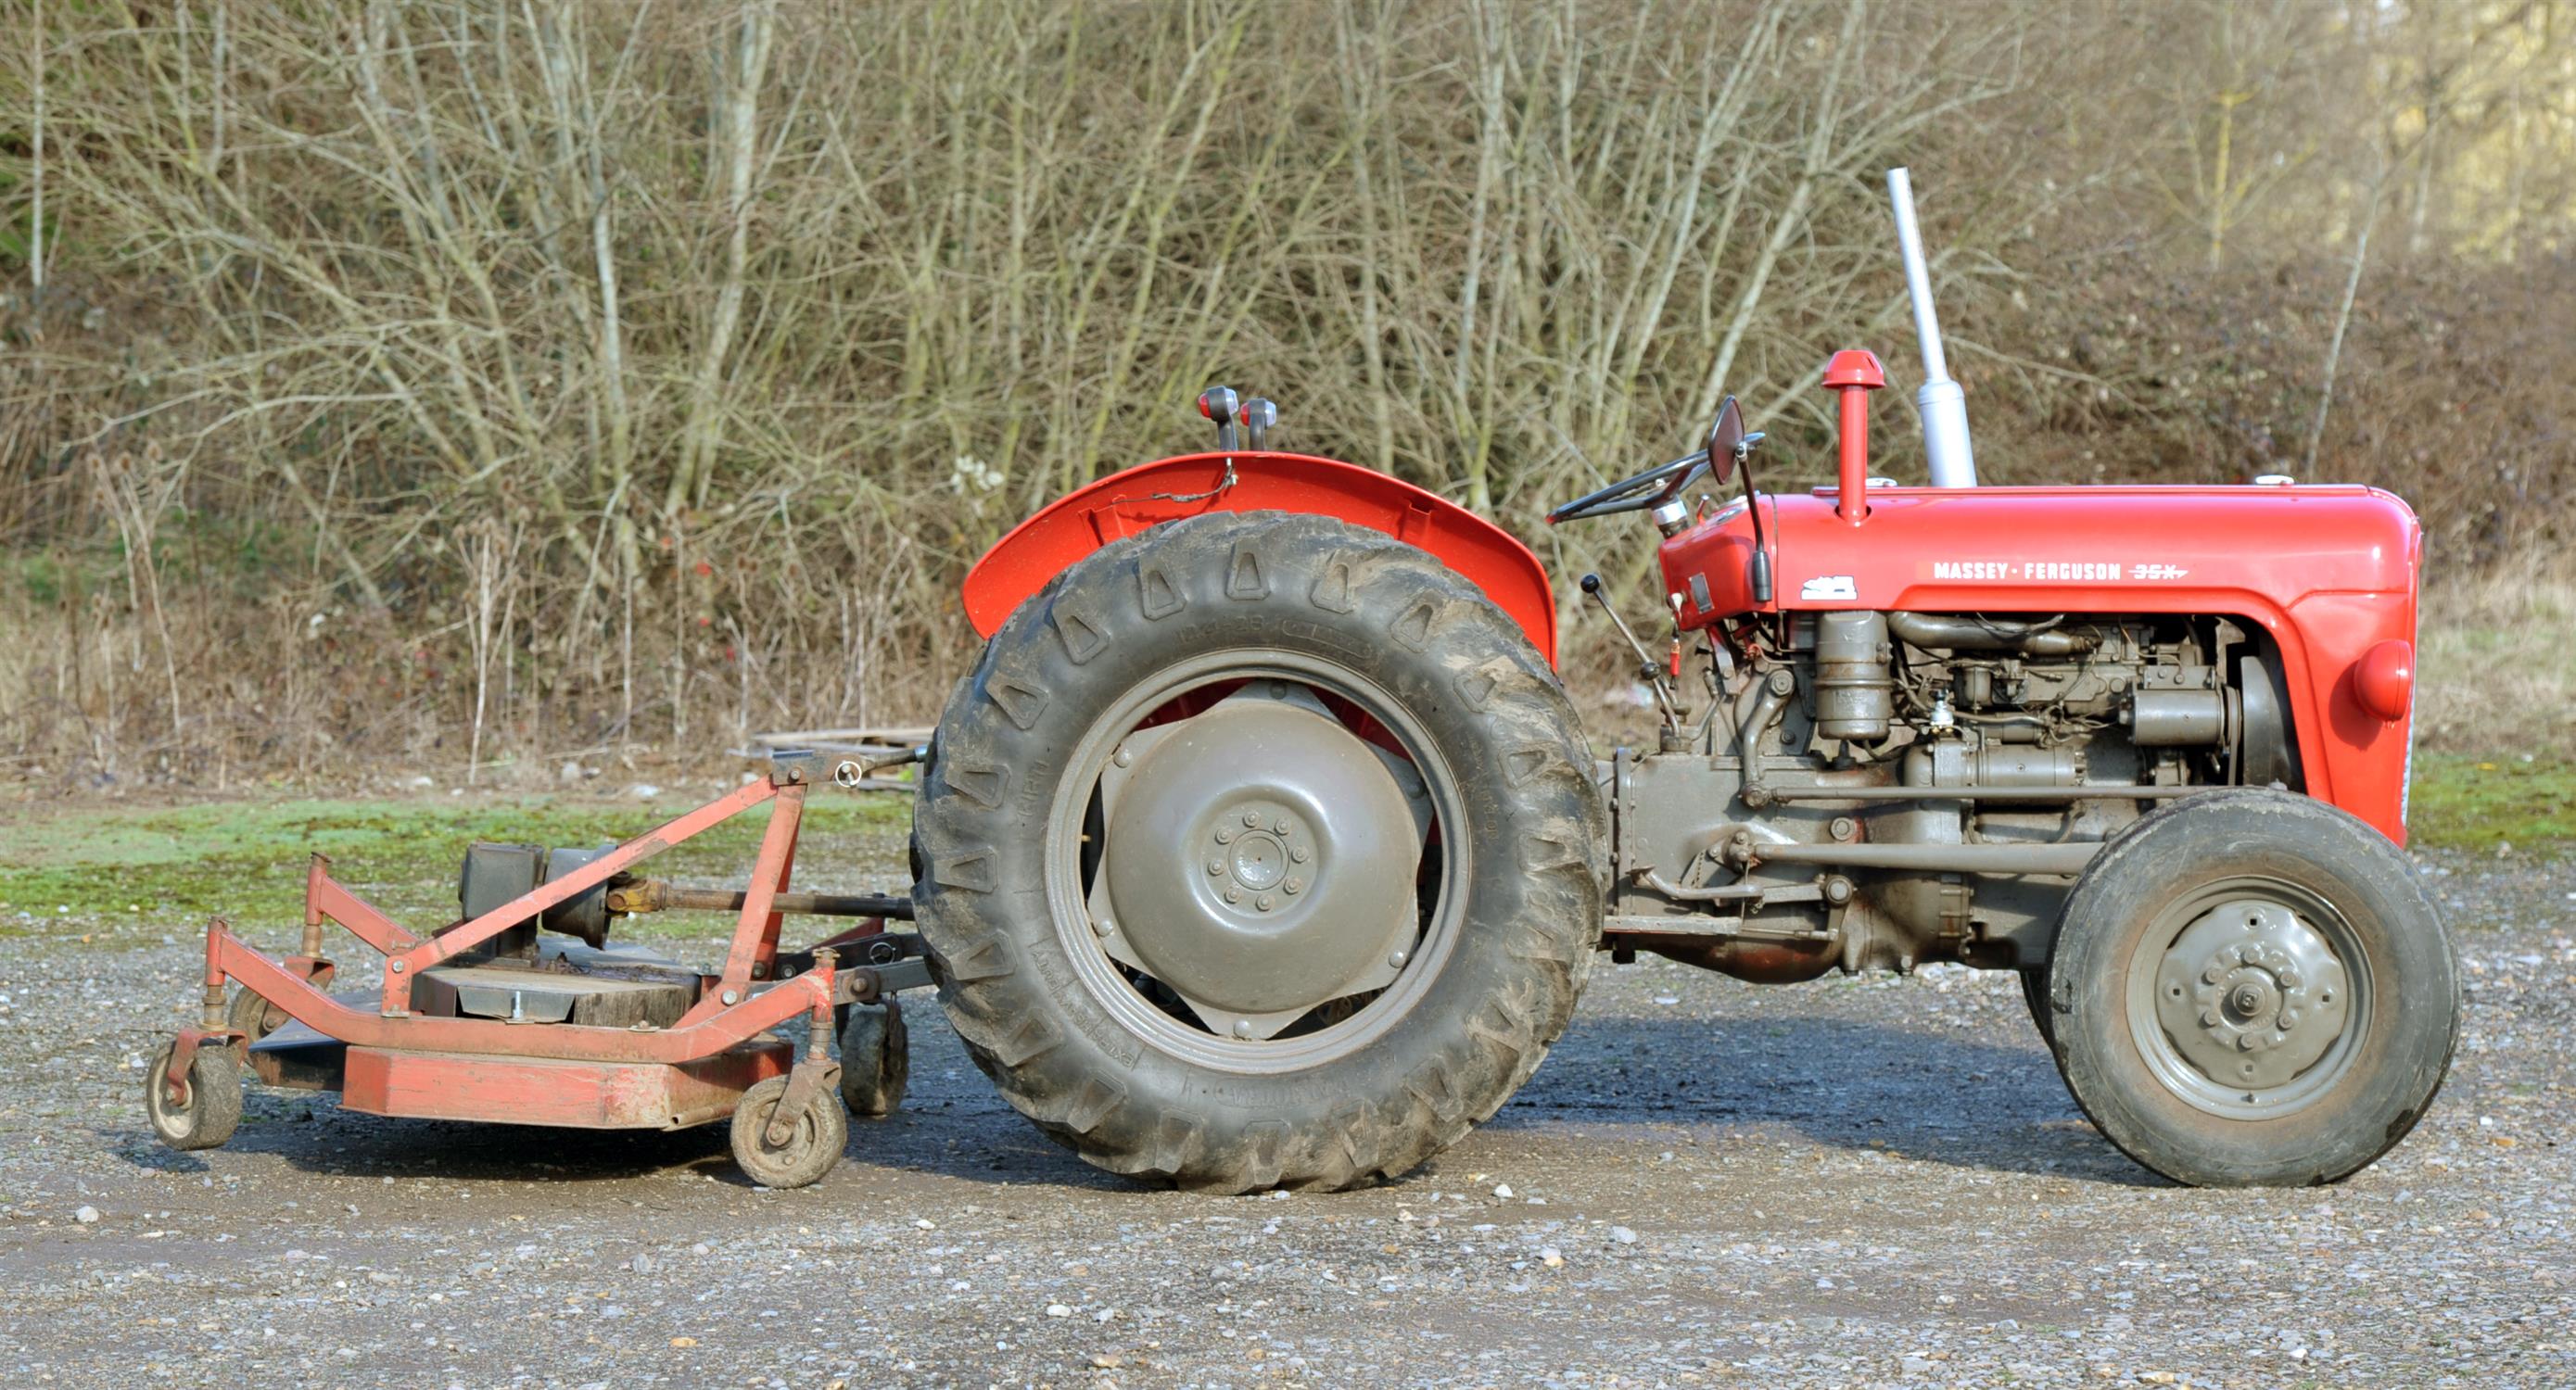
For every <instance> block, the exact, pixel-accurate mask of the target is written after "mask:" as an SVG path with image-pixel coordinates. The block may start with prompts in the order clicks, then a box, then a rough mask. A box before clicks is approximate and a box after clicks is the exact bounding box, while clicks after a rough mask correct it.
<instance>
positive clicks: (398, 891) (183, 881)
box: [0, 791, 911, 939]
mask: <svg viewBox="0 0 2576 1390" xmlns="http://www.w3.org/2000/svg"><path fill="white" fill-rule="evenodd" d="M687 809H689V807H688V805H686V804H683V803H678V802H667V803H664V802H657V803H651V804H646V803H639V802H626V803H615V802H602V801H591V800H575V799H571V798H557V797H535V798H507V799H482V798H478V799H477V800H476V801H475V802H473V803H472V804H470V805H468V804H444V803H440V802H436V801H429V800H419V801H277V802H265V803H260V802H252V803H241V802H235V803H224V804H212V805H203V806H181V807H160V808H150V809H145V808H129V807H75V808H71V809H67V810H63V811H59V812H55V813H52V814H47V815H43V816H31V817H20V818H16V819H13V820H11V821H9V822H5V823H0V909H4V910H0V930H8V929H16V930H20V931H24V930H29V929H33V930H38V931H42V930H46V927H45V925H44V924H45V923H46V922H48V921H62V922H63V923H64V924H65V929H67V930H74V931H86V930H88V929H89V928H90V927H92V926H94V925H95V924H96V923H97V921H98V920H99V919H101V918H107V919H110V920H117V921H123V922H148V923H151V924H153V925H155V926H157V927H159V928H160V929H161V930H165V931H167V930H173V929H176V928H183V927H192V926H194V925H196V924H197V922H198V921H200V920H202V919H203V918H205V917H208V916H215V915H220V916H223V917H225V918H227V919H229V920H230V921H231V922H232V923H233V924H234V926H235V927H237V928H240V929H242V930H243V931H245V932H247V933H250V934H253V935H255V936H257V937H259V938H261V939H274V938H275V937H277V936H278V935H279V934H280V933H291V932H292V930H293V929H294V928H295V926H296V925H297V924H299V923H300V922H302V920H303V894H304V870H305V863H306V860H307V859H308V857H309V856H311V855H313V854H316V853H320V854H326V855H329V856H330V857H331V860H332V875H333V876H334V877H335V878H338V879H339V880H340V881H341V882H343V883H345V884H347V885H349V886H350V887H351V888H352V889H354V890H356V891H357V892H359V893H360V894H362V895H364V896H365V897H367V898H368V899H369V900H370V901H372V902H374V903H375V904H376V905H377V906H378V907H381V908H383V909H384V910H385V911H386V912H388V913H390V914H392V915H393V916H394V917H395V919H396V920H398V921H401V922H403V923H404V924H405V925H407V926H410V927H412V928H414V929H415V930H425V929H427V928H430V927H435V926H440V925H443V924H445V923H447V922H449V921H452V920H454V918H455V916H456V871H457V865H458V862H459V861H460V860H461V859H462V858H463V857H464V853H465V846H466V844H467V843H468V842H470V841H474V840H505V841H511V842H516V843H525V844H542V845H600V844H608V843H612V842H614V841H617V840H620V839H623V838H626V837H629V836H633V835H637V834H641V833H642V832H644V831H646V830H649V829H651V828H652V827H653V826H655V825H657V824H659V823H661V822H662V821H665V820H668V819H670V818H671V817H672V816H675V815H678V814H679V813H681V812H682V811H685V810H687ZM910 811H911V804H910V801H909V799H908V798H903V797H896V796H866V797H849V796H843V795H840V794H837V793H832V792H829V791H826V792H824V793H822V794H819V795H818V796H816V798H815V799H814V800H813V801H812V802H811V803H810V804H809V805H808V806H807V808H806V812H805V825H804V829H803V832H802V834H801V837H800V843H799V849H798V853H797V870H798V872H797V882H798V883H799V884H800V885H802V886H809V887H816V888H826V889H843V890H853V891H855V890H864V889H868V888H884V887H891V886H893V872H894V871H895V870H897V869H898V868H899V866H900V865H901V864H902V853H901V836H902V832H903V827H904V826H905V825H906V824H907V822H908V818H909V814H910ZM766 819H767V814H766V812H764V811H752V812H750V813H747V814H745V815H743V816H740V817H737V818H736V819H734V820H732V821H729V822H727V823H725V824H723V825H720V826H717V827H716V828H714V829H712V830H709V831H707V832H705V833H704V834H702V835H700V836H698V838H696V839H694V840H691V841H689V842H688V843H686V844H683V845H680V846H678V847H676V848H674V849H672V850H670V851H668V852H666V853H664V854H662V855H659V856H657V857H656V858H654V859H653V860H652V861H650V867H649V869H648V870H647V871H648V872H650V873H652V874H653V875H655V876H657V877H667V878H672V879H676V880H680V881H684V882H697V883H709V884H739V883H740V882H742V881H743V879H744V878H745V877H747V876H748V875H749V873H750V870H751V862H752V859H753V857H754V855H755V854H756V853H757V852H758V848H759V841H760V832H761V827H762V825H763V824H764V823H765V821H766ZM65 909H68V911H65ZM20 912H26V913H29V914H31V915H32V920H22V919H20V917H19V916H18V914H19V913H20ZM622 925H623V926H627V927H635V928H637V929H638V931H637V932H635V933H633V934H684V935H705V934H709V933H721V932H722V931H723V930H724V924H723V923H722V922H721V921H720V920H719V919H717V918H714V917H709V916H705V915H702V914H692V915H689V916H684V917H683V916H673V917H662V918H646V919H641V920H640V921H638V922H632V923H627V924H622Z"/></svg>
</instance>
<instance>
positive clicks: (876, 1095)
mask: <svg viewBox="0 0 2576 1390" xmlns="http://www.w3.org/2000/svg"><path fill="white" fill-rule="evenodd" d="M911 1080H912V1061H911V1044H910V1039H909V1037H908V1036H907V1034H906V1030H905V1025H904V1021H903V1006H902V1005H900V1004H897V1003H895V1002H894V1001H893V1000H891V999H889V1000H887V1001H886V1002H885V1003H883V1004H853V1005H850V1006H849V1018H848V1019H847V1020H846V1021H845V1022H844V1023H843V1024H842V1025H841V1087H840V1089H841V1104H842V1105H843V1106H844V1107H846V1108H847V1109H848V1110H849V1112H850V1114H851V1115H852V1116H853V1117H855V1118H858V1119H862V1120H882V1119H884V1118H885V1117H886V1116H888V1115H891V1114H893V1113H894V1112H895V1111H896V1110H897V1109H899V1108H901V1107H902V1105H903V1096H904V1091H905V1089H906V1087H907V1086H909V1085H910V1084H911Z"/></svg>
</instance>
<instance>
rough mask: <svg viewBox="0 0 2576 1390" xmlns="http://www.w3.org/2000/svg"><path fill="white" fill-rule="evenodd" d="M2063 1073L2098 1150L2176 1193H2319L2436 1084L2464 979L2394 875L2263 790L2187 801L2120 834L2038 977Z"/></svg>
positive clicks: (2362, 841) (2361, 827) (2378, 859)
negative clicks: (2159, 1178)
mask: <svg viewBox="0 0 2576 1390" xmlns="http://www.w3.org/2000/svg"><path fill="white" fill-rule="evenodd" d="M2048 978H2049V995H2050V1000H2049V1002H2050V1003H2051V1005H2052V1006H2053V1007H2054V1012H2055V1023H2056V1028H2055V1030H2054V1031H2055V1039H2056V1044H2057V1047H2056V1051H2057V1062H2058V1068H2059V1070H2060V1071H2062V1072H2063V1073H2064V1074H2065V1076H2066V1084H2067V1087H2068V1089H2069V1090H2072V1091H2073V1092H2074V1093H2075V1099H2076V1102H2077V1103H2078V1104H2080V1105H2082V1106H2083V1107H2084V1113H2085V1114H2086V1115H2088V1116H2090V1117H2091V1118H2092V1120H2093V1123H2094V1125H2095V1126H2096V1127H2097V1128H2099V1129H2100V1130H2101V1131H2102V1133H2103V1135H2104V1136H2105V1137H2107V1138H2108V1139H2110V1141H2111V1142H2112V1143H2114V1144H2116V1145H2118V1146H2119V1147H2120V1149H2121V1150H2122V1151H2123V1152H2125V1153H2127V1154H2128V1155H2129V1156H2130V1157H2131V1158H2134V1159H2136V1160H2137V1161H2138V1162H2140V1163H2143V1164H2145V1165H2146V1166H2147V1167H2149V1168H2152V1169H2154V1170H2155V1171H2157V1172H2159V1173H2162V1174H2164V1175H2165V1176H2166V1177H2169V1178H2172V1179H2174V1180H2175V1181H2176V1182H2184V1183H2191V1184H2195V1185H2199V1186H2211V1187H2250V1186H2274V1187H2290V1186H2303V1185H2306V1184H2311V1183H2325V1182H2333V1181H2335V1180H2336V1179H2338V1178H2342V1177H2344V1176H2346V1175H2348V1174H2351V1173H2353V1172H2355V1171H2357V1170H2359V1169H2360V1168H2362V1167H2364V1166H2365V1165H2367V1164H2369V1163H2370V1162H2371V1161H2372V1160H2373V1159H2376V1158H2378V1157H2379V1156H2380V1155H2381V1154H2383V1153H2386V1152H2387V1151H2388V1150H2389V1149H2390V1148H2392V1147H2394V1146H2395V1145H2396V1143H2397V1141H2398V1140H2400V1139H2402V1138H2404V1137H2405V1136H2406V1132H2407V1131H2408V1130H2409V1129H2412V1128H2413V1127H2414V1125H2415V1122H2416V1121H2417V1120H2418V1119H2420V1118H2421V1117H2422V1116H2423V1114H2424V1111H2425V1109H2426V1107H2428V1106H2429V1105H2431V1104H2432V1100H2433V1094H2434V1092H2435V1091H2436V1090H2438V1089H2439V1088H2440V1087H2441V1084H2442V1078H2443V1076H2444V1074H2445V1073H2446V1072H2447V1071H2448V1070H2449V1068H2450V1063H2451V1051H2452V1048H2453V1046H2454V1045H2455V1044H2456V1043H2457V1042H2458V1040H2459V1030H2460V979H2459V968H2458V963H2457V960H2456V959H2455V957H2454V956H2453V953H2452V948H2451V940H2450V937H2449V935H2448V933H2446V932H2445V931H2444V930H2443V927H2442V920H2441V916H2440V914H2439V913H2437V912H2436V911H2435V910H2434V907H2433V903H2432V900H2431V899H2430V898H2428V897H2427V896H2426V895H2425V893H2424V891H2423V888H2422V886H2421V885H2420V884H2419V883H2418V882H2417V881H2416V878H2415V874H2414V871H2413V868H2412V866H2411V865H2409V864H2408V862H2407V860H2406V856H2405V855H2404V854H2402V853H2400V852H2399V851H2398V849H2397V847H2396V846H2395V845H2392V844H2390V843H2389V842H2388V840H2387V838H2386V837H2384V836H2382V835H2381V834H2380V833H2379V832H2378V831H2376V830H2373V829H2371V828H2370V827H2369V826H2367V825H2365V824H2363V823H2362V822H2361V821H2359V820H2356V819H2355V818H2353V817H2352V816H2351V815H2349V814H2347V813H2345V812H2343V811H2341V810H2338V809H2336V808H2335V807H2333V806H2330V805H2327V804H2326V803H2324V802H2321V801H2315V800H2312V799H2310V798H2308V797H2304V796H2299V795H2296V794H2294V793H2290V792H2278V791H2257V790H2246V791H2235V792H2219V793H2212V794H2209V795H2204V796H2197V797H2192V798H2189V799H2188V800H2185V801H2181V802H2177V803H2175V804H2173V805H2170V806H2168V807H2166V808H2165V809H2163V810H2160V811H2157V812H2155V813H2153V814H2151V815H2148V816H2145V817H2143V818H2141V819H2140V820H2139V821H2137V822H2136V823H2135V824H2134V825H2132V826H2131V827H2129V828H2128V829H2127V830H2125V831H2123V832H2122V833H2121V834H2120V835H2119V836H2118V837H2117V838H2115V839H2114V840H2112V842H2111V843H2110V845H2109V847H2108V848H2106V849H2104V850H2103V852H2102V854H2101V855H2100V857H2098V858H2096V859H2095V860H2094V861H2093V863H2092V864H2091V865H2090V866H2089V867H2087V869H2086V870H2085V873H2084V876H2083V878H2081V879H2080V880H2078V881H2077V883H2076V885H2075V891H2074V892H2073V893H2072V894H2071V895H2070V896H2069V897H2068V899H2067V904H2066V914H2065V917H2064V919H2063V925H2062V926H2061V927H2060V929H2059V934H2058V938H2057V944H2056V950H2055V953H2054V954H2053V955H2052V957H2051V958H2050V962H2049V975H2048Z"/></svg>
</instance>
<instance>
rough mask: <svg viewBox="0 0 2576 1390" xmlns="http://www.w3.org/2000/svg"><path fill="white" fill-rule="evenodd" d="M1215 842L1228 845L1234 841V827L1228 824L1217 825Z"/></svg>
mask: <svg viewBox="0 0 2576 1390" xmlns="http://www.w3.org/2000/svg"><path fill="white" fill-rule="evenodd" d="M1216 842H1217V843H1218V844H1220V845H1230V844H1233V843H1234V827H1232V826H1230V825H1228V826H1219V827H1218V828H1217V832H1216Z"/></svg>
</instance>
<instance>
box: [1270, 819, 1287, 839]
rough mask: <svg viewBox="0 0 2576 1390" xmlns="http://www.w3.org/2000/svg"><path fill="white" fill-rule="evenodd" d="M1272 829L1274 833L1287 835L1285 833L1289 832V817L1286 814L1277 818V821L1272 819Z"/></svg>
mask: <svg viewBox="0 0 2576 1390" xmlns="http://www.w3.org/2000/svg"><path fill="white" fill-rule="evenodd" d="M1270 831H1271V833H1272V834H1274V835H1285V834H1287V833H1288V818H1287V817H1286V816H1281V817H1280V818H1279V819H1277V820H1275V821H1272V822H1271V823H1270Z"/></svg>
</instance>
